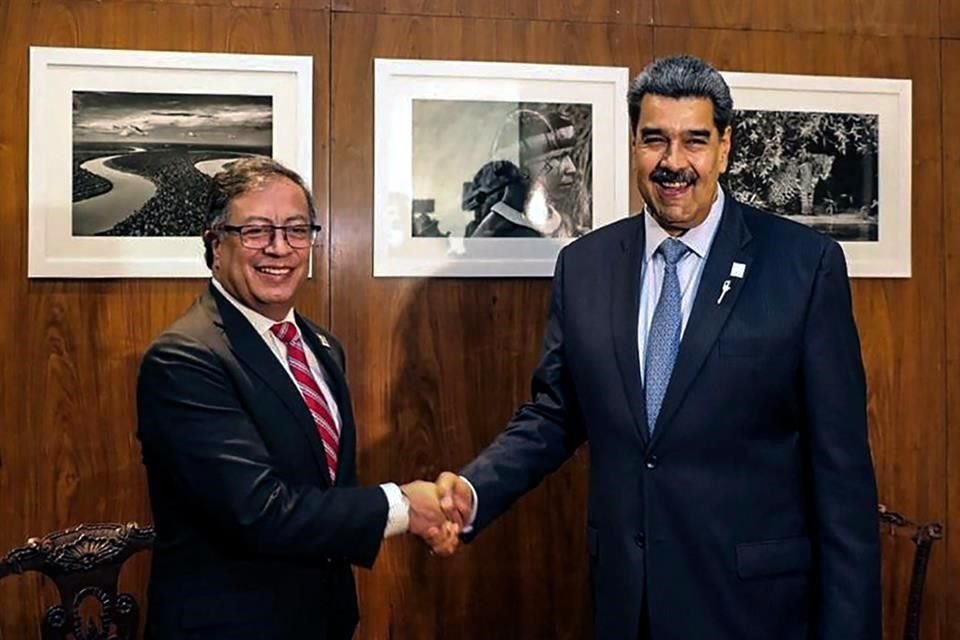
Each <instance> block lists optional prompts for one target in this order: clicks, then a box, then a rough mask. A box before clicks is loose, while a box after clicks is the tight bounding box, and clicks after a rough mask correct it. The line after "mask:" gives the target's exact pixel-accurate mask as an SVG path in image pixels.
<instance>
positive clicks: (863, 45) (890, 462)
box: [654, 29, 949, 639]
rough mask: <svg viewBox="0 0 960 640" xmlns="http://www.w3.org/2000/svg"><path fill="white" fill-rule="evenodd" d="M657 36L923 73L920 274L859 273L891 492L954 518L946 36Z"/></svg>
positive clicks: (935, 584) (725, 54) (797, 67)
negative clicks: (946, 325)
mask: <svg viewBox="0 0 960 640" xmlns="http://www.w3.org/2000/svg"><path fill="white" fill-rule="evenodd" d="M654 37H655V42H656V55H658V56H662V55H669V54H673V53H678V52H688V53H692V54H694V55H699V56H703V57H705V58H707V59H708V60H710V61H712V62H713V63H714V64H715V65H716V66H717V67H718V68H720V69H725V70H730V71H756V72H771V73H774V72H775V73H801V74H821V75H838V76H868V77H891V78H912V79H913V189H912V193H913V208H912V216H913V220H912V227H913V239H912V247H913V277H912V278H911V279H854V280H853V281H852V282H853V297H854V306H855V312H856V315H857V323H858V326H859V329H860V338H861V341H862V345H863V355H864V360H865V366H866V369H867V379H868V386H869V415H870V436H871V443H872V446H873V453H874V461H875V464H876V466H877V474H878V482H879V489H880V498H881V501H883V502H886V503H887V504H889V505H890V506H891V507H893V508H896V509H898V510H901V511H903V512H904V513H907V514H910V515H912V516H914V517H916V518H919V519H924V520H933V519H942V518H943V517H944V516H945V514H946V495H945V490H944V478H945V474H946V468H945V458H944V455H945V454H944V452H945V450H946V429H945V427H946V416H945V398H946V395H945V394H946V388H945V385H944V382H943V377H944V373H945V361H944V347H945V345H944V336H943V331H942V322H943V317H944V297H943V294H944V276H943V272H944V258H943V255H944V237H943V233H944V229H943V222H942V214H941V211H942V210H941V199H940V197H941V196H940V194H941V186H942V183H941V175H940V168H941V158H940V149H941V136H940V113H939V109H940V104H939V101H938V96H939V95H940V90H941V80H940V51H939V43H938V41H937V40H935V39H906V38H870V37H854V38H840V37H837V36H832V35H820V34H799V33H772V32H767V33H763V32H743V31H718V30H712V31H702V30H692V29H657V30H656V31H655V35H654ZM947 146H949V145H947ZM882 215H883V214H882ZM881 224H882V223H881ZM905 310H910V312H909V313H906V312H905ZM908 547H909V545H908ZM908 550H909V549H903V548H900V549H895V548H893V547H890V548H889V553H890V554H891V556H890V557H888V558H887V561H886V562H885V579H886V582H887V585H886V588H885V598H886V604H887V605H888V606H887V611H886V620H887V624H886V627H887V629H888V633H889V632H891V630H894V629H898V628H899V625H900V621H901V619H902V613H903V605H904V603H903V595H904V594H903V592H901V591H898V589H896V588H894V586H893V584H892V582H893V580H894V578H896V577H900V576H906V575H907V574H908V573H907V569H908V566H907V565H908V562H909V560H910V558H908V557H907V554H906V553H904V552H905V551H908ZM945 568H946V561H945V556H944V553H943V549H938V552H937V553H935V554H934V556H933V559H932V561H931V565H930V575H929V579H928V592H927V600H926V606H925V613H924V616H925V620H926V622H925V626H926V630H925V633H924V637H925V638H928V639H929V638H942V637H947V636H945V635H944V627H945V617H946V608H945V604H946V602H945V600H946V595H947V582H946V573H945ZM888 637H896V635H895V634H894V635H890V636H888Z"/></svg>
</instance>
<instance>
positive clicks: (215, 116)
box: [72, 91, 273, 237]
mask: <svg viewBox="0 0 960 640" xmlns="http://www.w3.org/2000/svg"><path fill="white" fill-rule="evenodd" d="M272 141H273V98H272V96H269V95H267V96H258V95H213V94H209V95H208V94H195V93H191V94H174V93H134V92H120V91H110V92H105V91H74V92H73V147H72V149H73V192H72V193H73V205H72V235H73V236H125V237H126V236H129V237H133V236H162V237H177V236H196V235H199V234H200V232H201V230H202V226H203V217H204V212H205V210H206V206H207V197H208V193H209V186H210V177H211V176H213V175H214V174H215V173H217V172H218V171H220V170H221V169H222V168H223V167H224V166H225V165H227V164H229V163H230V162H232V161H234V160H236V159H238V158H242V157H245V156H251V155H264V156H272V155H273V153H272V152H273V144H272Z"/></svg>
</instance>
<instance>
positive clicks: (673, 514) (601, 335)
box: [439, 56, 880, 640]
mask: <svg viewBox="0 0 960 640" xmlns="http://www.w3.org/2000/svg"><path fill="white" fill-rule="evenodd" d="M628 99H629V108H630V117H631V127H632V136H633V154H634V165H635V169H636V171H637V185H638V188H639V189H640V192H641V194H642V195H643V199H644V202H645V205H646V206H645V210H644V213H645V215H642V216H636V217H633V218H630V219H627V220H623V221H620V222H618V223H616V224H612V225H609V226H607V227H604V228H602V229H598V230H596V231H594V232H592V233H590V234H588V235H587V236H585V237H583V238H582V239H580V240H578V241H576V242H574V243H572V244H571V245H569V246H568V247H566V248H565V249H564V250H563V251H562V252H561V253H560V256H559V258H558V260H557V267H556V274H555V276H554V281H553V295H552V300H551V304H550V311H549V318H548V321H547V328H546V335H545V338H544V350H543V355H542V358H541V360H540V363H539V365H538V366H537V368H536V370H535V372H534V375H533V382H532V398H531V400H530V401H529V402H527V403H526V404H524V405H523V406H521V407H520V408H519V409H518V411H517V412H516V414H515V415H514V417H513V419H512V420H511V422H510V424H509V425H508V427H507V429H506V430H505V431H504V432H503V433H502V434H501V435H500V436H499V437H498V438H497V439H496V440H495V441H494V442H493V444H492V445H491V446H490V447H489V448H487V449H486V450H485V451H484V452H483V453H481V454H480V456H479V457H478V458H477V459H476V460H474V461H473V462H471V463H470V464H469V465H467V466H466V468H464V469H463V471H462V472H461V473H462V475H460V476H457V475H454V474H452V473H444V474H442V475H441V477H440V478H439V487H440V492H441V495H442V496H443V497H442V499H441V504H443V505H444V506H445V508H446V509H448V510H449V511H450V512H451V514H452V513H453V512H454V511H456V512H459V513H460V514H461V516H462V517H464V518H465V519H466V521H467V522H469V523H472V530H470V529H468V530H467V531H468V533H467V534H466V535H467V537H470V536H472V535H475V534H476V533H477V532H479V531H480V530H482V529H483V528H484V527H486V526H487V525H488V524H490V522H491V521H492V520H493V519H494V518H496V517H497V516H499V515H500V514H501V513H503V512H504V511H505V510H506V509H507V508H508V507H509V506H510V505H511V504H512V503H513V502H514V501H515V500H516V499H517V498H519V497H520V496H521V495H522V494H524V493H525V492H526V491H528V490H530V489H531V488H533V487H534V486H536V485H537V484H538V483H539V482H540V481H541V480H542V479H543V478H544V476H546V475H547V474H548V473H550V472H552V471H554V470H555V469H556V468H557V467H559V466H560V465H561V464H562V463H563V462H564V461H565V460H566V459H567V458H569V457H570V455H571V454H572V453H573V452H574V451H575V450H576V449H577V447H579V446H580V445H581V444H582V443H584V442H585V441H587V440H589V442H590V455H591V463H590V490H589V506H588V513H587V541H588V552H589V556H590V567H591V572H592V576H593V580H592V583H593V591H594V607H595V636H596V638H598V639H602V640H636V638H638V637H639V638H649V639H652V640H693V639H698V640H699V639H710V640H714V639H716V640H750V639H756V640H772V639H774V638H776V639H778V640H808V639H810V638H816V639H818V640H833V639H836V640H840V639H844V640H847V639H849V638H857V639H858V640H877V639H879V638H880V570H879V565H880V563H879V542H878V530H877V521H876V515H875V514H876V502H877V500H876V486H875V480H874V473H873V466H872V462H871V457H870V450H869V445H868V439H867V418H866V389H865V380H864V371H863V364H862V361H861V355H860V344H859V339H858V336H857V330H856V326H855V324H854V319H853V313H852V308H851V300H850V289H849V283H848V281H847V272H846V265H845V262H844V258H843V253H842V251H841V249H840V247H839V246H838V245H837V243H836V242H834V241H833V240H831V239H830V238H827V237H825V236H823V235H820V234H819V233H816V232H815V231H812V230H810V229H808V228H806V227H804V226H801V225H798V224H795V223H793V222H790V221H787V220H784V219H782V218H779V217H777V216H775V215H771V214H769V213H765V212H762V211H759V210H757V209H754V208H752V207H749V206H746V205H743V204H740V203H738V202H736V201H735V200H734V199H733V198H732V197H730V195H729V194H725V193H724V192H723V190H722V189H721V188H719V186H718V178H719V176H720V175H721V174H722V173H723V172H724V171H725V170H726V168H727V165H728V162H729V154H730V145H731V122H732V119H733V102H732V100H731V97H730V92H729V88H728V87H727V85H726V83H725V82H724V80H723V78H722V76H721V75H720V74H719V73H718V72H717V71H716V70H715V69H713V68H712V67H710V66H709V65H707V64H706V63H704V62H703V61H701V60H698V59H696V58H691V57H687V56H679V57H672V58H665V59H661V60H658V61H655V62H653V63H651V65H649V66H648V67H647V68H646V69H645V70H644V71H643V73H641V74H640V75H639V76H638V77H637V78H636V79H635V80H634V82H633V84H632V86H631V89H630V93H629V97H628Z"/></svg>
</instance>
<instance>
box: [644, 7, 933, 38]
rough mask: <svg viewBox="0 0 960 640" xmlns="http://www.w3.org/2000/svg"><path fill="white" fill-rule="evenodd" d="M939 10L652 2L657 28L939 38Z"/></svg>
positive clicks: (928, 8) (930, 8) (923, 8)
mask: <svg viewBox="0 0 960 640" xmlns="http://www.w3.org/2000/svg"><path fill="white" fill-rule="evenodd" d="M939 18H940V16H939V6H938V2H935V1H924V0H922V1H920V2H916V1H914V0H843V1H841V2H838V1H835V0H809V1H807V2H769V1H767V0H730V1H728V2H714V0H654V6H653V20H654V24H656V25H658V26H670V27H700V28H710V29H758V30H759V29H770V30H776V31H792V32H804V31H813V32H826V33H857V34H863V35H907V36H937V35H939V34H940V26H939Z"/></svg>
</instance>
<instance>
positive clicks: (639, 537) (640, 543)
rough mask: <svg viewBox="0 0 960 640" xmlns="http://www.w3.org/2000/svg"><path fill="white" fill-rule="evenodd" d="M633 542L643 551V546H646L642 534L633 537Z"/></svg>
mask: <svg viewBox="0 0 960 640" xmlns="http://www.w3.org/2000/svg"><path fill="white" fill-rule="evenodd" d="M633 542H634V543H635V544H636V545H637V546H638V547H640V548H641V549H643V547H644V545H645V544H646V537H645V536H644V535H643V534H642V533H638V534H637V535H635V536H633Z"/></svg>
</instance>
